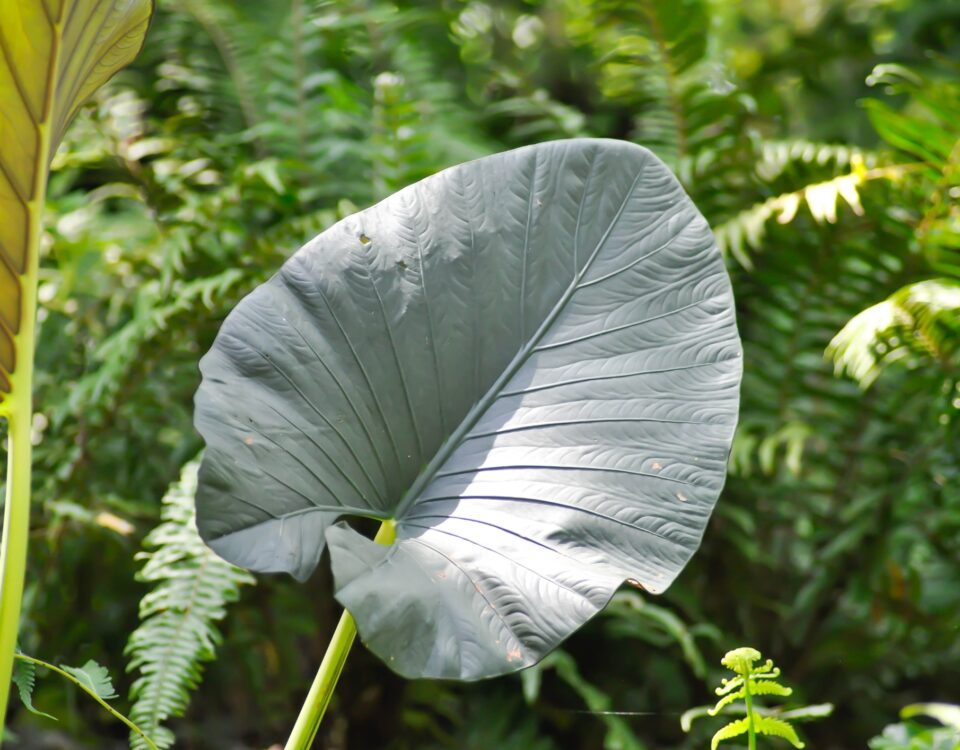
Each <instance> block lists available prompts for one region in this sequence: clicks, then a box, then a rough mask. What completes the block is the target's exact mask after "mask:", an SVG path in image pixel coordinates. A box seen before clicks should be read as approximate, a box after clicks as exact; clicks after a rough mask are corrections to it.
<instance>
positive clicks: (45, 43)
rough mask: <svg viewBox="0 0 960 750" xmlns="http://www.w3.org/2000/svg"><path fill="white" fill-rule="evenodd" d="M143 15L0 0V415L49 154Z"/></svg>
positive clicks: (91, 5) (66, 3) (122, 56)
mask: <svg viewBox="0 0 960 750" xmlns="http://www.w3.org/2000/svg"><path fill="white" fill-rule="evenodd" d="M152 11H153V3H152V0H0V101H2V102H3V107H2V109H0V413H2V412H4V411H5V409H6V407H7V406H8V404H9V402H10V401H11V399H12V396H13V394H14V393H15V392H16V390H17V381H18V380H19V379H20V378H19V377H18V373H19V372H20V371H21V370H23V369H24V368H27V367H29V360H30V358H31V356H32V345H33V332H32V318H33V315H34V307H35V291H34V287H35V284H36V266H37V257H36V256H37V247H38V244H39V243H38V239H39V232H40V211H41V209H42V207H43V199H44V193H45V192H46V182H47V170H48V168H49V164H50V160H51V158H52V156H53V153H54V152H55V151H56V149H57V146H58V145H59V143H60V139H61V137H62V136H63V132H64V130H65V129H66V127H67V125H68V124H69V122H70V120H71V119H72V118H73V116H74V115H75V114H76V112H77V110H78V109H79V107H80V105H81V104H83V102H84V101H85V100H86V99H87V98H88V97H89V96H90V95H91V94H92V93H93V92H94V91H95V90H96V89H97V88H98V87H99V86H101V85H102V84H103V83H104V82H105V81H106V80H107V79H108V78H110V77H111V76H112V75H113V74H114V73H116V72H117V71H118V70H119V69H120V68H122V67H123V66H125V65H126V64H128V63H129V62H130V61H132V60H133V58H134V57H135V56H136V55H137V53H138V52H139V51H140V48H141V46H142V45H143V39H144V35H145V34H146V30H147V26H148V24H149V22H150V16H151V13H152ZM25 328H26V330H24V329H25ZM25 397H26V396H25Z"/></svg>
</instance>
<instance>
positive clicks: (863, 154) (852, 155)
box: [754, 138, 877, 182]
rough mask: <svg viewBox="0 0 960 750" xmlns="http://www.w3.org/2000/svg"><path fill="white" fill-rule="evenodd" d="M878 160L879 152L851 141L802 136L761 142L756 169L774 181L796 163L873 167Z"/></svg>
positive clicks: (763, 176) (821, 165)
mask: <svg viewBox="0 0 960 750" xmlns="http://www.w3.org/2000/svg"><path fill="white" fill-rule="evenodd" d="M876 161H877V157H876V155H874V154H871V153H870V152H867V151H864V150H862V149H860V148H857V147H856V146H850V145H848V144H834V143H817V142H815V141H807V140H803V139H800V138H797V139H793V140H784V141H776V140H764V141H763V142H762V143H761V144H760V153H759V159H758V160H757V164H756V167H755V168H754V170H755V171H756V173H757V176H758V177H760V179H761V180H763V181H764V182H772V181H773V180H775V179H776V178H777V177H779V176H780V175H782V174H783V173H784V172H785V171H786V170H787V169H788V168H789V167H790V166H791V165H793V164H798V163H799V164H807V165H816V166H820V167H823V166H827V165H830V166H832V167H834V168H842V167H849V166H850V165H851V164H854V163H861V164H863V165H865V166H866V167H867V168H868V169H870V168H872V167H874V166H875V165H876Z"/></svg>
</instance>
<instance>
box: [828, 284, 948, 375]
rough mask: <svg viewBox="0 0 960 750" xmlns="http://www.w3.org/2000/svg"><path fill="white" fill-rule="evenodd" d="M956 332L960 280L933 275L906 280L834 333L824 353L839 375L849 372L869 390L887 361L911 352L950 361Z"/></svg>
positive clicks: (906, 355) (895, 359)
mask: <svg viewBox="0 0 960 750" xmlns="http://www.w3.org/2000/svg"><path fill="white" fill-rule="evenodd" d="M898 332H899V333H900V335H899V336H897V335H896V334H897V333H898ZM958 332H960V283H957V282H955V281H951V280H949V279H930V280H928V281H921V282H917V283H916V284H908V285H907V286H905V287H903V288H901V289H899V290H898V291H897V292H895V293H894V294H893V295H891V296H890V297H889V298H887V299H886V300H884V301H883V302H879V303H877V304H876V305H872V306H871V307H868V308H866V309H865V310H863V311H862V312H860V313H859V314H857V315H856V316H854V317H853V318H852V319H851V320H850V321H849V322H848V323H847V324H846V325H845V326H844V327H843V328H842V329H841V330H840V332H839V333H838V334H837V335H836V336H834V338H833V340H832V341H831V342H830V344H829V346H828V347H827V349H826V353H825V356H826V357H827V359H829V360H831V361H832V362H833V364H834V369H835V372H836V374H838V375H841V374H848V375H850V376H851V377H852V378H853V379H854V380H856V381H857V383H859V384H860V387H861V388H869V387H870V385H871V384H872V383H873V382H874V381H875V380H876V379H877V377H878V376H879V375H880V373H881V372H882V370H883V368H884V367H885V366H886V365H888V364H890V363H892V362H894V361H902V360H903V359H904V358H906V357H908V356H909V355H910V354H911V353H920V354H921V355H926V356H927V357H932V358H933V359H934V360H935V361H944V360H946V359H947V358H948V357H949V355H950V354H951V353H952V349H953V348H954V347H955V343H954V342H955V341H956V336H957V334H958Z"/></svg>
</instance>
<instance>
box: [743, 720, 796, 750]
mask: <svg viewBox="0 0 960 750" xmlns="http://www.w3.org/2000/svg"><path fill="white" fill-rule="evenodd" d="M754 727H755V728H756V730H757V733H758V734H765V735H768V736H770V737H782V738H783V739H785V740H786V741H787V742H789V743H790V744H791V745H793V746H794V747H797V748H802V747H804V744H803V743H802V742H801V741H800V738H799V737H798V736H797V732H796V730H795V729H794V728H793V727H792V726H790V725H789V724H787V722H785V721H783V720H782V719H776V718H774V717H772V716H756V717H754Z"/></svg>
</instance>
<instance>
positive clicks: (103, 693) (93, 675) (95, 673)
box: [60, 659, 117, 701]
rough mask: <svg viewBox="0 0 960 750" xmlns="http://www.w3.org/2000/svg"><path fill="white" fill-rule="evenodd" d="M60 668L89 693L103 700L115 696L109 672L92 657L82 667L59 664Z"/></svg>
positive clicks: (111, 698)
mask: <svg viewBox="0 0 960 750" xmlns="http://www.w3.org/2000/svg"><path fill="white" fill-rule="evenodd" d="M60 669H62V670H63V671H64V672H66V673H67V674H70V675H72V676H73V677H74V679H76V681H77V682H79V683H80V684H81V685H82V686H83V687H85V688H86V689H87V690H89V691H90V693H91V694H93V695H96V696H97V697H99V698H102V699H103V700H105V701H109V700H113V699H114V698H116V697H117V691H116V689H115V688H114V687H113V680H112V679H110V673H109V672H108V671H107V668H106V667H104V666H103V665H102V664H97V662H95V661H94V660H93V659H89V660H87V663H86V664H84V665H83V666H82V667H70V666H67V665H66V664H61V665H60Z"/></svg>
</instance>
